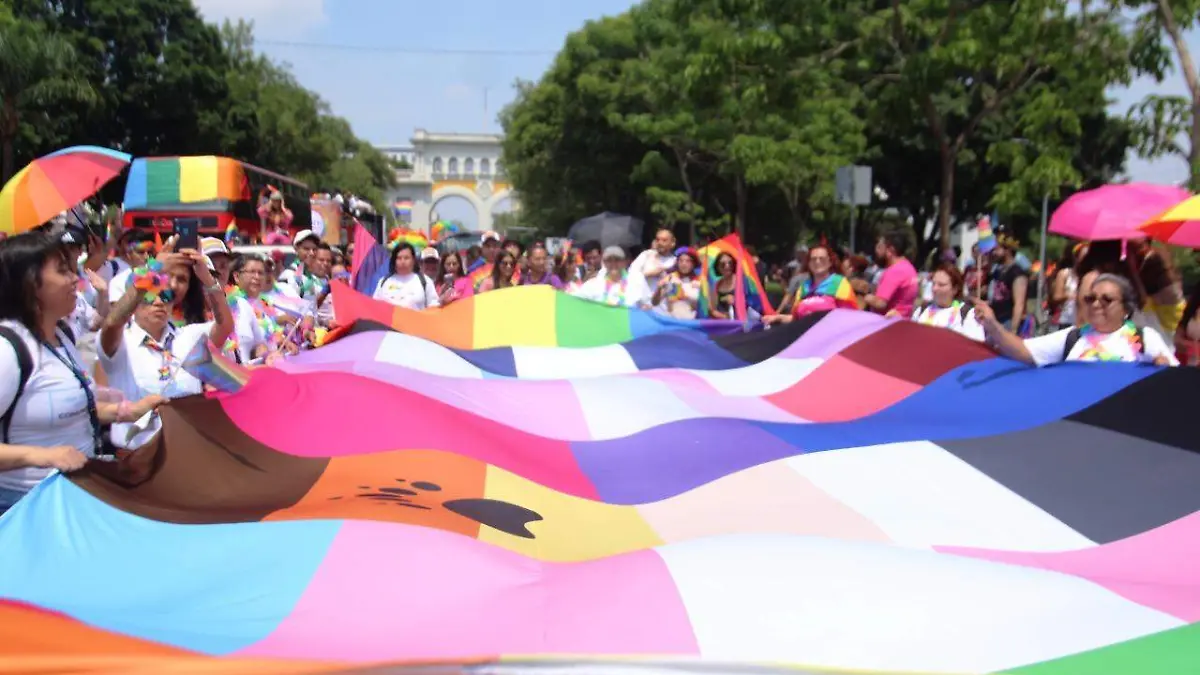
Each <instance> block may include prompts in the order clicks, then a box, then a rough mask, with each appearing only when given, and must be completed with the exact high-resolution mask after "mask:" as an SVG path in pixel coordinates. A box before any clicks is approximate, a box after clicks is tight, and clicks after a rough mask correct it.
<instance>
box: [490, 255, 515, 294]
mask: <svg viewBox="0 0 1200 675" xmlns="http://www.w3.org/2000/svg"><path fill="white" fill-rule="evenodd" d="M505 258H512V263H513V268H512V273H511V274H509V275H508V283H509V284H512V278H513V276H515V275H516V273H517V257H516V256H515V255H513V254H512V253H511V252H510V251H509V250H508V249H503V248H502V249H500V252H499V253H497V254H496V263H495V264H494V265H492V288H500V261H501V260H504V259H505ZM505 288H507V286H506V287H505Z"/></svg>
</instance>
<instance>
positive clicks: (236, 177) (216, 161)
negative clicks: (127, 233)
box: [122, 156, 312, 242]
mask: <svg viewBox="0 0 1200 675" xmlns="http://www.w3.org/2000/svg"><path fill="white" fill-rule="evenodd" d="M272 190H277V191H279V193H280V194H282V195H283V201H284V205H285V206H287V208H288V209H290V210H291V212H292V216H293V220H292V225H291V232H292V233H293V234H294V233H296V232H299V231H300V230H306V229H310V227H311V220H312V208H311V206H310V202H309V197H310V194H309V190H308V186H307V185H305V184H304V183H301V182H300V181H298V180H296V179H294V178H289V177H287V176H283V175H281V174H278V173H275V172H273V171H268V170H266V169H262V168H259V167H257V166H254V165H253V164H247V163H245V162H240V161H238V160H235V159H230V158H228V157H214V156H207V157H144V158H139V159H135V160H134V161H133V163H132V164H131V165H130V167H129V180H128V182H127V183H126V187H125V202H124V210H125V212H124V215H123V221H122V224H123V225H124V226H125V227H126V228H134V229H136V230H140V231H143V232H151V233H158V234H159V235H161V236H164V237H165V236H167V235H169V234H170V233H171V231H172V230H173V228H174V220H175V219H176V218H198V219H199V220H200V228H199V229H200V234H201V235H203V236H214V237H224V235H225V232H226V230H227V228H228V227H229V225H230V223H234V224H235V225H236V227H237V229H238V234H239V236H240V238H241V239H242V240H243V241H247V242H254V241H260V240H261V239H262V237H263V236H264V234H265V233H264V232H263V225H262V222H261V219H260V218H259V216H258V206H259V204H261V203H262V202H263V201H265V200H266V198H267V196H268V195H269V193H270V191H272Z"/></svg>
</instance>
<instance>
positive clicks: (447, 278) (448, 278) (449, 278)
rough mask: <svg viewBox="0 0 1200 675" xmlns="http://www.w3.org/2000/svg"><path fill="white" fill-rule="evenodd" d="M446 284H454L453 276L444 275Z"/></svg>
mask: <svg viewBox="0 0 1200 675" xmlns="http://www.w3.org/2000/svg"><path fill="white" fill-rule="evenodd" d="M446 283H448V284H452V283H454V275H453V274H447V275H446Z"/></svg>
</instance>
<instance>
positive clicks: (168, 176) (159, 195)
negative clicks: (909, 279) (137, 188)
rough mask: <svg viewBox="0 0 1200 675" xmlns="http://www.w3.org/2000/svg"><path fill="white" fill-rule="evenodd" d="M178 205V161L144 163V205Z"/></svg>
mask: <svg viewBox="0 0 1200 675" xmlns="http://www.w3.org/2000/svg"><path fill="white" fill-rule="evenodd" d="M178 203H179V160H178V159H155V160H150V161H148V162H146V205H147V206H153V205H156V204H178Z"/></svg>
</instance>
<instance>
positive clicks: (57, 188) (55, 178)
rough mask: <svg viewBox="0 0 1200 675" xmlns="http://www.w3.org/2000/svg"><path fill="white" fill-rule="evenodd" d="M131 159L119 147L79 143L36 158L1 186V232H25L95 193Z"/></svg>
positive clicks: (118, 173)
mask: <svg viewBox="0 0 1200 675" xmlns="http://www.w3.org/2000/svg"><path fill="white" fill-rule="evenodd" d="M131 159H133V158H132V157H131V156H129V155H127V154H125V153H123V152H117V151H116V150H109V149H108V148H100V147H96V146H93V145H77V146H75V147H71V148H64V149H62V150H59V151H58V152H52V153H50V154H49V155H46V156H44V157H39V158H38V159H35V160H33V161H32V162H30V163H29V165H28V166H26V167H25V168H23V169H21V170H20V171H18V172H17V175H15V176H13V177H12V180H10V181H8V183H7V184H6V185H5V186H4V189H3V190H0V232H4V233H6V234H16V233H18V232H25V231H27V230H32V229H33V228H35V227H37V226H38V225H41V224H42V223H44V222H46V221H48V220H50V219H51V218H53V217H55V216H57V215H58V214H60V213H62V212H63V211H66V210H67V209H69V208H71V207H73V206H75V205H76V204H78V203H79V202H81V201H83V200H85V199H87V198H88V197H91V196H92V195H94V194H96V192H98V191H99V190H100V188H102V187H104V185H105V184H106V183H108V182H109V181H110V180H112V179H113V178H116V177H117V176H118V175H120V173H121V171H123V170H124V169H125V167H126V166H128V165H129V162H130V160H131Z"/></svg>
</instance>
